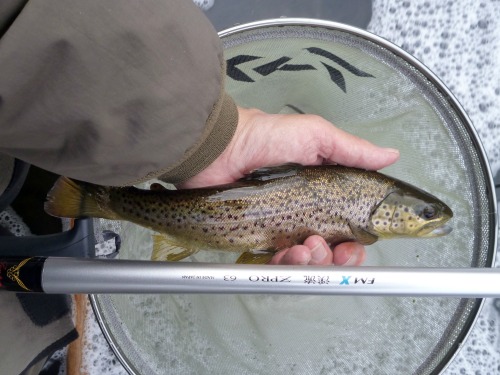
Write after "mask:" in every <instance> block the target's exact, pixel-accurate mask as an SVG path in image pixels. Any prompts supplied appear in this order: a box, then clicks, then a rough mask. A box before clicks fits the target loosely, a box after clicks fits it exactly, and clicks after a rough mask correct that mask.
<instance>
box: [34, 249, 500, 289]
mask: <svg viewBox="0 0 500 375" xmlns="http://www.w3.org/2000/svg"><path fill="white" fill-rule="evenodd" d="M42 287H43V289H44V292H45V293H62V294H74V293H86V294H101V293H104V294H108V293H224V294H227V293H234V294H311V295H312V294H314V295H367V296H382V295H390V296H448V297H473V298H480V297H500V269H495V268H459V269H457V268H453V269H450V268H402V267H317V266H271V265H262V266H261V265H229V264H208V263H163V262H149V261H135V260H102V259H77V258H48V259H47V260H46V261H45V267H44V270H43V274H42Z"/></svg>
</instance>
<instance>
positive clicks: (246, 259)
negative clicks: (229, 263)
mask: <svg viewBox="0 0 500 375" xmlns="http://www.w3.org/2000/svg"><path fill="white" fill-rule="evenodd" d="M273 255H274V254H273V253H257V254H255V253H252V252H250V251H246V252H244V253H243V254H241V255H240V257H239V258H238V259H237V260H236V263H237V264H266V263H268V262H269V261H270V260H271V258H272V257H273Z"/></svg>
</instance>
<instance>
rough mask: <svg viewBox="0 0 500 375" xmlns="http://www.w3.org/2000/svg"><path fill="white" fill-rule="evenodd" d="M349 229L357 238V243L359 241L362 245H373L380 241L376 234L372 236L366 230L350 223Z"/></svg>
mask: <svg viewBox="0 0 500 375" xmlns="http://www.w3.org/2000/svg"><path fill="white" fill-rule="evenodd" d="M349 228H351V232H352V234H354V237H356V241H358V242H359V243H360V244H362V245H371V244H374V243H375V242H377V240H378V237H377V236H375V235H374V234H371V233H369V232H367V231H366V230H364V229H361V228H358V227H356V226H355V225H352V224H351V223H349Z"/></svg>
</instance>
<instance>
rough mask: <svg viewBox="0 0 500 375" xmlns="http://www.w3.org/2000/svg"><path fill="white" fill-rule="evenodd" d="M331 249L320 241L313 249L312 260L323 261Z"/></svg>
mask: <svg viewBox="0 0 500 375" xmlns="http://www.w3.org/2000/svg"><path fill="white" fill-rule="evenodd" d="M328 251H330V249H328V248H326V247H325V245H324V244H323V243H322V242H318V244H317V245H316V246H314V247H313V248H312V249H311V262H312V263H321V262H322V261H323V259H325V258H326V256H327V255H328Z"/></svg>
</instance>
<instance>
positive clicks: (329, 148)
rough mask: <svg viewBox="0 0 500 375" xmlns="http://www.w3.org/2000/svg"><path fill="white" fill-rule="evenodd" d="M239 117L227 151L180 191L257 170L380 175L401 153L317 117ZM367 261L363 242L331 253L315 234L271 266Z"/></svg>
mask: <svg viewBox="0 0 500 375" xmlns="http://www.w3.org/2000/svg"><path fill="white" fill-rule="evenodd" d="M238 113H239V120H238V126H237V129H236V132H235V134H234V136H233V139H232V140H231V142H230V143H229V145H228V147H227V148H226V150H225V151H224V152H223V153H222V154H221V155H220V156H219V157H218V158H217V159H216V160H215V161H214V162H213V163H212V164H211V165H209V166H208V167H207V168H206V169H204V170H203V171H202V172H200V173H199V174H197V175H196V176H194V177H192V178H191V179H189V180H188V181H186V182H185V183H183V184H182V185H180V186H179V187H180V188H194V187H202V186H210V185H218V184H224V183H230V182H234V181H236V180H238V179H240V178H242V177H243V176H244V175H245V174H247V173H248V172H250V171H252V170H254V169H257V168H260V167H265V166H273V165H280V164H284V163H292V162H293V163H298V164H302V165H320V164H324V163H330V164H332V163H336V164H341V165H344V166H348V167H357V168H364V169H369V170H377V169H381V168H383V167H386V166H388V165H390V164H392V163H394V162H395V161H396V160H397V159H398V158H399V152H398V151H397V150H394V149H386V148H381V147H378V146H375V145H373V144H372V143H370V142H368V141H366V140H363V139H361V138H358V137H356V136H353V135H351V134H349V133H346V132H344V131H343V130H340V129H338V128H336V127H335V126H333V125H332V124H331V123H330V122H328V121H327V120H325V119H323V118H321V117H319V116H316V115H302V114H297V115H281V114H267V113H264V112H262V111H259V110H256V109H244V108H238ZM365 256H366V253H365V249H364V247H363V246H362V245H361V244H359V243H356V242H345V243H342V244H339V245H337V246H336V247H335V248H334V249H333V251H330V248H329V246H328V244H327V243H326V242H325V240H324V239H323V238H322V237H320V236H316V235H315V236H311V237H309V238H307V239H306V240H305V241H304V244H303V245H296V246H293V247H291V248H289V249H284V250H281V251H280V252H278V253H277V254H276V255H275V256H274V257H273V258H272V260H271V262H270V264H311V265H312V264H317V265H327V264H332V263H333V264H335V265H360V264H361V263H362V262H363V261H364V259H365Z"/></svg>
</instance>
